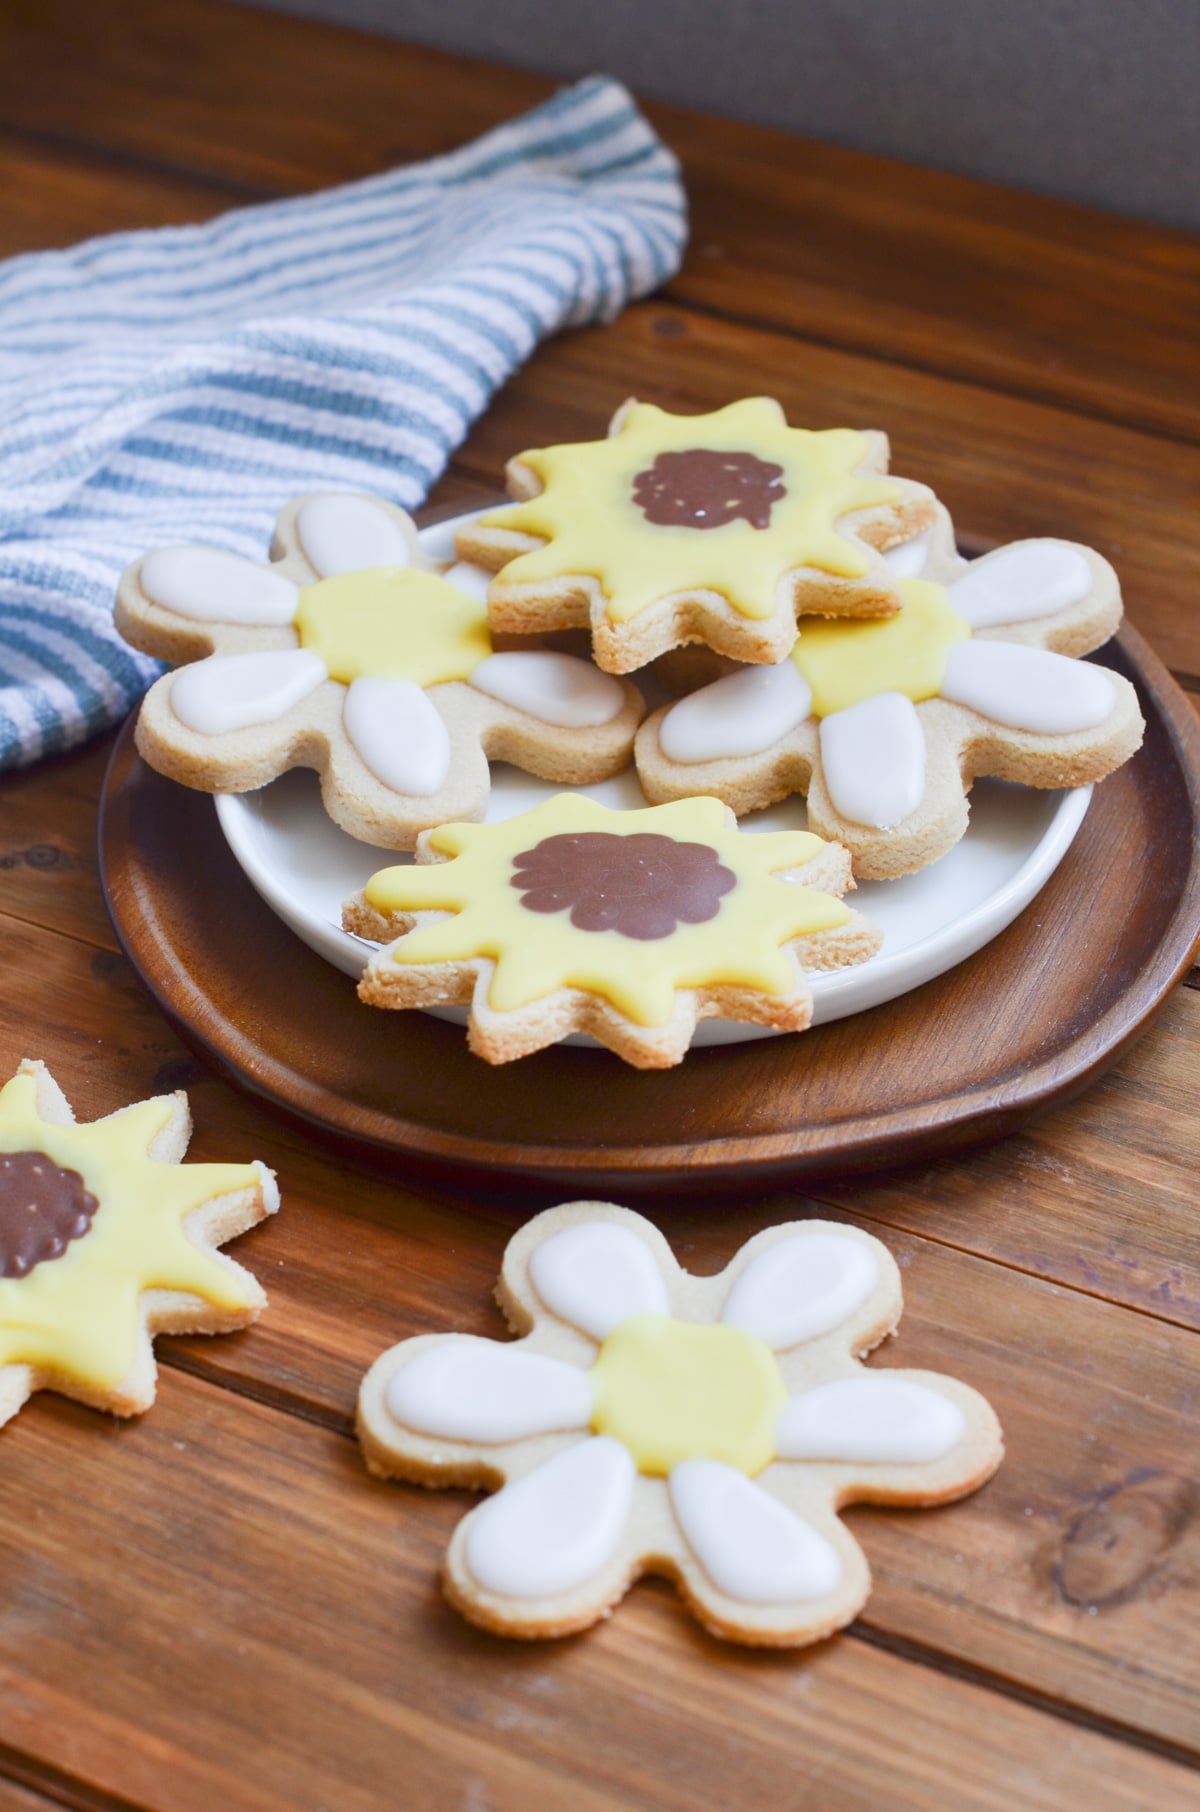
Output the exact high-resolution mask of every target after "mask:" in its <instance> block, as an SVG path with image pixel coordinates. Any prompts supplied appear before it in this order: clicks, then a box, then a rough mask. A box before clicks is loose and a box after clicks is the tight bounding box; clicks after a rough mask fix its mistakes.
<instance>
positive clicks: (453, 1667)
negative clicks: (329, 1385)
mask: <svg viewBox="0 0 1200 1812" xmlns="http://www.w3.org/2000/svg"><path fill="white" fill-rule="evenodd" d="M4 1458H5V1501H6V1511H7V1516H6V1519H5V1524H4V1527H3V1529H2V1530H0V1556H2V1559H0V1567H2V1568H3V1572H4V1576H5V1578H6V1582H7V1585H6V1615H5V1618H4V1620H3V1622H2V1623H0V1689H2V1690H3V1691H4V1693H5V1697H6V1700H8V1702H10V1703H11V1704H13V1705H14V1706H15V1711H14V1713H13V1715H12V1717H11V1720H10V1722H11V1731H12V1737H13V1738H15V1739H16V1740H17V1741H19V1744H20V1746H21V1748H22V1750H24V1751H25V1752H26V1753H27V1754H29V1755H30V1756H32V1757H36V1758H38V1759H40V1760H42V1761H45V1762H48V1763H52V1764H55V1765H58V1766H61V1767H63V1769H64V1771H69V1772H70V1773H71V1774H72V1775H75V1776H78V1777H82V1778H83V1779H86V1780H87V1781H88V1782H90V1783H91V1784H92V1785H93V1787H94V1788H95V1789H97V1790H99V1791H102V1792H109V1793H113V1794H115V1795H118V1796H120V1798H121V1799H123V1800H131V1801H133V1802H135V1803H136V1804H148V1805H154V1806H166V1805H169V1806H170V1808H171V1812H211V1808H212V1807H213V1806H214V1805H220V1806H222V1807H229V1808H230V1809H231V1812H241V1809H242V1808H252V1809H253V1812H269V1809H274V1808H287V1809H288V1812H293V1809H294V1808H295V1807H297V1806H302V1805H303V1806H328V1807H334V1806H336V1807H337V1808H338V1812H368V1809H370V1812H381V1809H382V1808H385V1807H386V1808H391V1807H394V1806H395V1805H397V1804H399V1803H402V1804H403V1805H404V1806H405V1807H406V1808H409V1807H411V1808H413V1809H414V1812H421V1809H423V1808H429V1809H430V1812H432V1808H435V1807H436V1808H442V1807H446V1806H451V1805H454V1806H464V1807H485V1806H486V1807H488V1808H491V1809H492V1812H504V1809H507V1808H510V1807H511V1808H516V1807H518V1806H521V1807H526V1808H528V1807H535V1808H542V1807H544V1808H547V1812H549V1809H550V1808H556V1807H559V1806H562V1805H566V1804H569V1805H571V1806H572V1807H573V1808H574V1807H578V1808H580V1812H606V1809H608V1808H614V1809H615V1808H616V1807H617V1806H637V1807H654V1808H659V1809H662V1812H676V1809H678V1812H685V1809H686V1812H692V1808H693V1807H694V1806H696V1805H697V1804H702V1805H746V1806H781V1807H782V1806H787V1807H791V1806H796V1807H799V1806H800V1805H803V1806H804V1807H805V1808H806V1812H834V1809H835V1808H836V1809H837V1812H878V1806H879V1803H880V1801H879V1792H880V1782H881V1780H885V1779H886V1782H887V1800H888V1804H889V1805H893V1806H896V1807H898V1808H913V1809H916V1808H922V1809H929V1812H932V1809H935V1808H937V1809H944V1812H950V1808H954V1812H965V1809H966V1808H988V1809H991V1812H1000V1809H1001V1808H1005V1809H1007V1808H1008V1807H1010V1806H1011V1805H1013V1804H1020V1805H1021V1806H1023V1807H1031V1808H1034V1807H1036V1808H1061V1809H1062V1812H1068V1809H1071V1812H1074V1808H1077V1807H1078V1806H1080V1805H1088V1806H1090V1807H1094V1808H1096V1812H1107V1809H1111V1812H1118V1808H1119V1809H1121V1812H1124V1809H1125V1808H1127V1807H1128V1806H1130V1805H1131V1804H1137V1805H1154V1806H1155V1807H1156V1808H1163V1809H1164V1812H1173V1809H1174V1808H1179V1809H1180V1812H1182V1809H1183V1808H1184V1807H1185V1806H1188V1805H1190V1804H1192V1803H1193V1798H1192V1797H1191V1796H1192V1795H1193V1794H1194V1786H1195V1782H1194V1779H1193V1778H1192V1776H1191V1775H1190V1774H1188V1773H1187V1772H1185V1770H1183V1769H1182V1768H1179V1767H1177V1766H1175V1765H1173V1764H1172V1763H1171V1762H1169V1761H1168V1760H1165V1759H1163V1758H1161V1757H1159V1756H1157V1755H1153V1754H1148V1753H1145V1752H1142V1751H1139V1750H1138V1749H1136V1748H1131V1747H1128V1746H1126V1745H1123V1744H1120V1743H1118V1742H1114V1741H1112V1740H1111V1739H1110V1738H1108V1737H1107V1736H1105V1735H1104V1734H1101V1733H1099V1732H1096V1731H1093V1730H1090V1729H1084V1728H1080V1727H1078V1726H1073V1725H1071V1724H1064V1723H1063V1722H1061V1721H1060V1720H1059V1719H1057V1718H1055V1717H1052V1716H1048V1715H1046V1713H1045V1712H1044V1711H1042V1710H1038V1709H1034V1708H1032V1707H1030V1706H1027V1705H1024V1704H1020V1703H1017V1702H1015V1701H1013V1700H1011V1699H1006V1698H1004V1697H1001V1696H999V1695H997V1694H995V1693H992V1692H988V1691H985V1690H983V1689H982V1688H981V1687H980V1686H978V1685H976V1684H972V1683H968V1682H966V1681H963V1680H958V1679H955V1678H953V1677H952V1676H948V1675H944V1674H941V1673H936V1674H935V1673H931V1672H930V1671H929V1669H928V1668H926V1667H924V1666H920V1665H917V1664H916V1663H914V1662H913V1661H911V1660H908V1659H904V1658H901V1657H900V1656H897V1655H894V1654H889V1653H885V1652H881V1651H879V1650H877V1649H875V1648H872V1647H867V1646H864V1645H863V1644H861V1643H859V1642H856V1641H854V1640H853V1638H843V1639H841V1640H836V1641H833V1642H830V1643H827V1644H824V1645H822V1646H821V1647H820V1648H819V1649H817V1650H814V1651H810V1652H808V1653H806V1654H804V1655H801V1656H799V1657H791V1656H787V1655H772V1654H769V1653H767V1654H762V1655H756V1654H746V1653H738V1652H736V1651H730V1650H728V1649H726V1648H724V1647H722V1646H721V1645H719V1644H717V1643H715V1642H713V1641H711V1640H709V1639H708V1638H706V1637H704V1636H702V1635H701V1634H700V1633H699V1632H698V1631H697V1630H696V1629H695V1628H694V1627H693V1626H692V1625H691V1624H690V1623H689V1622H688V1621H687V1620H685V1618H684V1617H683V1615H682V1614H681V1613H680V1612H679V1610H678V1608H677V1606H676V1605H675V1604H674V1603H673V1602H672V1597H671V1594H670V1593H669V1592H668V1591H667V1590H665V1589H664V1588H662V1587H660V1586H648V1587H641V1588H639V1589H637V1590H636V1591H635V1592H634V1593H633V1595H632V1596H631V1598H630V1599H629V1600H628V1601H627V1602H626V1603H625V1605H624V1606H622V1608H621V1609H620V1611H619V1612H618V1613H617V1615H615V1616H614V1617H613V1618H612V1620H611V1621H610V1622H609V1623H608V1624H606V1625H605V1626H603V1627H601V1628H599V1629H597V1630H596V1631H594V1632H592V1633H591V1634H589V1635H587V1636H584V1637H582V1638H579V1639H577V1640H574V1641H571V1642H569V1643H561V1644H556V1645H554V1646H553V1647H552V1648H548V1649H547V1648H541V1647H536V1646H530V1647H524V1646H521V1645H513V1644H510V1643H504V1642H502V1641H499V1640H496V1639H494V1638H490V1637H486V1636H483V1635H481V1634H479V1633H478V1632H475V1631H473V1630H471V1629H470V1628H469V1627H468V1626H467V1625H466V1624H465V1623H463V1622H462V1621H461V1620H460V1619H459V1618H458V1617H457V1616H456V1615H455V1614H454V1613H453V1612H451V1611H450V1610H449V1609H448V1608H447V1607H445V1606H444V1605H443V1604H441V1603H440V1602H439V1600H438V1598H437V1596H436V1593H435V1589H434V1585H433V1579H434V1575H435V1572H436V1569H437V1566H438V1563H439V1559H440V1555H441V1552H442V1550H443V1548H444V1545H445V1542H446V1540H447V1537H448V1535H449V1533H450V1530H451V1529H452V1527H453V1525H454V1523H455V1522H456V1521H457V1519H458V1517H459V1516H460V1515H461V1513H462V1510H463V1509H464V1507H465V1500H464V1498H463V1497H462V1496H461V1495H459V1494H441V1493H425V1492H421V1491H418V1490H416V1489H405V1488H398V1487H395V1486H389V1485H384V1484H380V1483H378V1482H375V1481H372V1480H370V1479H369V1478H368V1477H367V1476H366V1474H365V1472H364V1471H363V1470H362V1467H361V1464H360V1462H359V1461H358V1459H357V1455H356V1453H355V1450H354V1449H353V1448H352V1447H351V1445H350V1443H349V1442H348V1441H346V1440H344V1439H342V1438H340V1437H338V1436H335V1435H331V1434H329V1433H327V1432H326V1431H323V1430H320V1429H316V1428H313V1427H311V1426H310V1425H307V1424H305V1423H303V1422H298V1421H296V1420H294V1419H292V1418H289V1417H284V1416H280V1415H278V1414H276V1413H274V1412H272V1411H270V1410H268V1409H265V1408H262V1407H259V1406H255V1405H250V1404H247V1403H244V1402H239V1401H237V1400H236V1399H233V1398H231V1397H229V1396H228V1395H227V1394H226V1393H224V1392H221V1391H215V1390H213V1389H211V1388H210V1387H208V1386H205V1385H203V1384H200V1383H198V1382H196V1381H194V1380H190V1379H186V1378H182V1377H178V1376H176V1377H172V1378H169V1379H168V1380H167V1381H166V1386H165V1388H164V1391H163V1394H162V1399H161V1401H160V1403H159V1405H158V1406H157V1408H156V1409H155V1411H154V1412H153V1414H152V1415H150V1416H148V1417H146V1418H145V1419H144V1420H143V1421H142V1422H141V1423H139V1424H136V1425H133V1426H131V1427H128V1428H122V1429H119V1430H117V1429H113V1428H112V1427H111V1426H106V1425H105V1424H104V1423H103V1422H98V1420H97V1418H96V1417H95V1416H93V1415H90V1414H89V1413H88V1412H86V1411H82V1410H79V1409H76V1408H75V1407H74V1406H68V1405H62V1404H53V1403H51V1402H49V1401H48V1400H45V1399H43V1400H41V1401H39V1402H38V1403H36V1404H35V1405H33V1406H32V1407H31V1408H30V1410H28V1411H26V1412H25V1413H24V1414H23V1415H22V1417H21V1419H20V1421H19V1422H18V1423H17V1424H16V1425H15V1426H14V1427H13V1428H12V1429H10V1430H9V1431H8V1433H7V1434H6V1435H5V1455H4ZM64 1476H66V1477H69V1478H70V1480H71V1483H72V1492H71V1500H72V1501H71V1514H70V1522H71V1532H72V1536H73V1539H71V1540H70V1541H67V1542H64V1540H63V1534H62V1522H61V1519H60V1518H59V1517H48V1516H47V1515H46V1514H45V1507H46V1504H47V1503H48V1502H50V1501H53V1500H55V1499H58V1498H60V1496H61V1485H62V1480H63V1478H64Z"/></svg>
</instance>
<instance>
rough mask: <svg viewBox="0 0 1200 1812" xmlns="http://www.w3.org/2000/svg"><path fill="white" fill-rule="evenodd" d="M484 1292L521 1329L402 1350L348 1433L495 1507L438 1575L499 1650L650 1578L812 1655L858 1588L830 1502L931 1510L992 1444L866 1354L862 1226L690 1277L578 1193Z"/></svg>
mask: <svg viewBox="0 0 1200 1812" xmlns="http://www.w3.org/2000/svg"><path fill="white" fill-rule="evenodd" d="M496 1298H497V1301H498V1302H499V1304H500V1307H501V1308H502V1310H503V1311H504V1314H505V1317H506V1319H507V1320H508V1322H509V1325H510V1326H511V1327H512V1329H513V1331H514V1332H515V1333H516V1334H518V1335H520V1336H521V1338H520V1339H519V1340H517V1341H515V1342H499V1341H493V1340H485V1339H478V1338H476V1337H474V1336H469V1335H463V1334H433V1335H426V1336H421V1337H418V1338H416V1339H411V1340H405V1341H402V1342H401V1343H400V1345H399V1346H394V1347H392V1348H391V1350H390V1351H389V1352H386V1353H384V1354H383V1356H382V1357H381V1358H380V1359H378V1360H377V1361H376V1362H375V1364H374V1365H373V1366H372V1368H371V1370H370V1371H369V1372H368V1374H367V1376H366V1378H365V1380H364V1382H363V1385H362V1389H361V1392H360V1394H359V1405H358V1433H359V1439H360V1441H361V1443H362V1447H363V1452H364V1455H365V1457H366V1461H367V1465H368V1466H369V1468H370V1469H371V1471H372V1472H374V1473H377V1474H380V1475H382V1476H383V1477H387V1478H400V1479H409V1480H414V1481H415V1482H417V1483H418V1484H422V1485H429V1486H437V1485H442V1486H459V1487H463V1486H465V1487H473V1488H482V1489H486V1490H489V1491H495V1492H496V1495H495V1496H494V1497H492V1498H490V1499H489V1500H488V1501H487V1502H486V1503H484V1504H482V1505H480V1506H479V1507H477V1508H476V1509H475V1510H473V1511H471V1513H470V1514H469V1515H468V1516H467V1517H466V1518H465V1519H464V1520H463V1521H462V1522H461V1523H460V1524H459V1526H458V1528H457V1529H456V1531H455V1533H454V1536H453V1538H452V1540H451V1543H450V1548H449V1553H448V1555H447V1558H446V1564H445V1571H444V1575H443V1583H444V1587H445V1592H446V1596H447V1597H448V1598H449V1600H450V1602H451V1603H452V1604H453V1605H455V1606H457V1608H458V1609H459V1610H460V1611H462V1612H463V1613H464V1615H465V1616H467V1617H469V1618H470V1619H471V1621H472V1622H473V1623H477V1624H480V1625H482V1627H483V1628H484V1629H489V1630H495V1631H497V1632H499V1633H500V1634H502V1635H506V1636H522V1637H539V1636H564V1635H568V1634H570V1633H571V1632H572V1631H575V1630H581V1629H585V1628H586V1627H587V1626H588V1625H589V1624H592V1623H595V1622H596V1621H597V1620H598V1619H600V1618H602V1617H605V1616H607V1615H608V1614H609V1613H610V1612H611V1610H612V1608H613V1606H614V1605H615V1604H617V1602H618V1601H619V1600H620V1599H621V1598H622V1597H623V1596H624V1594H625V1592H626V1591H627V1590H628V1589H629V1587H630V1585H631V1584H632V1583H633V1581H634V1580H635V1579H637V1578H638V1577H639V1576H640V1575H641V1574H643V1573H660V1574H665V1575H666V1576H667V1577H668V1578H671V1579H673V1580H675V1582H676V1584H677V1585H678V1587H679V1590H680V1592H681V1593H682V1595H683V1597H684V1599H685V1601H686V1602H687V1604H688V1606H689V1608H690V1609H691V1610H692V1611H693V1612H694V1614H695V1615H696V1616H697V1617H698V1618H699V1619H700V1621H701V1622H702V1623H703V1624H704V1625H705V1626H706V1627H707V1628H708V1629H710V1630H711V1631H713V1633H714V1634H716V1635H718V1636H725V1637H728V1638H729V1639H730V1640H732V1641H735V1642H745V1643H751V1644H754V1645H758V1646H774V1647H789V1646H796V1645H799V1644H802V1643H806V1642H814V1641H817V1640H818V1639H819V1638H821V1637H823V1636H827V1635H829V1634H830V1633H831V1632H832V1631H833V1630H836V1629H840V1628H841V1627H842V1626H843V1625H844V1624H846V1623H849V1622H850V1620H851V1618H853V1617H854V1616H855V1615H856V1614H857V1613H858V1611H859V1610H861V1608H862V1606H863V1604H864V1603H865V1601H866V1598H867V1595H868V1593H869V1591H870V1585H871V1580H870V1573H869V1571H868V1567H867V1562H866V1559H865V1557H864V1555H863V1553H862V1550H861V1549H860V1547H859V1546H858V1543H857V1542H856V1541H855V1539H854V1537H853V1536H852V1535H851V1534H850V1532H849V1531H848V1530H847V1529H846V1527H845V1525H844V1524H843V1523H842V1522H841V1521H840V1519H839V1517H838V1514H837V1512H838V1510H839V1508H840V1507H841V1506H842V1505H844V1504H850V1503H876V1504H901V1505H932V1504H942V1503H946V1502H947V1501H948V1500H950V1499H952V1498H957V1497H962V1496H963V1495H964V1494H965V1493H967V1492H969V1491H973V1490H975V1489H976V1487H977V1486H979V1485H981V1484H983V1482H984V1481H985V1480H986V1479H987V1478H989V1477H990V1476H991V1474H992V1473H993V1472H994V1471H995V1469H996V1467H997V1466H998V1465H999V1463H1000V1460H1001V1457H1002V1454H1003V1446H1002V1442H1001V1435H1000V1429H999V1425H998V1423H997V1421H996V1417H995V1415H994V1414H993V1412H992V1410H991V1408H990V1407H989V1405H988V1404H987V1403H986V1402H985V1400H984V1399H983V1398H982V1397H981V1396H980V1395H979V1394H978V1393H977V1392H976V1391H974V1390H972V1389H970V1388H969V1386H967V1385H965V1384H960V1383H959V1382H958V1380H957V1379H954V1378H948V1377H944V1376H942V1375H941V1374H940V1373H935V1372H923V1371H900V1370H891V1369H888V1370H886V1371H885V1370H882V1369H876V1368H867V1367H866V1366H863V1365H862V1364H860V1363H859V1361H860V1359H861V1357H862V1355H863V1354H864V1353H867V1352H869V1351H870V1350H871V1348H872V1347H875V1346H877V1345H878V1343H879V1342H880V1341H881V1340H883V1339H884V1338H885V1337H886V1336H887V1335H888V1334H890V1333H892V1332H894V1330H895V1328H896V1324H897V1322H898V1321H899V1319H900V1313H901V1306H902V1304H901V1291H900V1274H899V1271H898V1270H897V1267H896V1264H895V1261H894V1260H893V1258H892V1256H891V1254H890V1253H889V1252H888V1250H887V1248H886V1246H884V1245H883V1244H882V1243H881V1242H880V1241H879V1240H877V1239H873V1238H872V1237H871V1235H870V1234H867V1233H863V1232H861V1231H860V1230H859V1229H858V1228H856V1227H851V1226H844V1225H842V1224H841V1223H838V1222H832V1221H796V1222H791V1223H788V1224H785V1225H783V1226H778V1227H772V1228H770V1229H769V1230H768V1231H767V1232H765V1233H760V1234H758V1235H757V1236H756V1237H755V1238H754V1239H751V1240H749V1241H748V1242H747V1243H746V1245H744V1246H743V1247H742V1249H741V1251H740V1252H739V1253H738V1254H737V1256H736V1257H735V1258H734V1259H733V1260H732V1262H731V1263H730V1264H729V1265H727V1266H726V1268H725V1270H724V1271H722V1272H721V1273H720V1274H719V1275H718V1276H716V1277H693V1276H692V1275H691V1274H690V1273H689V1272H687V1271H684V1270H682V1269H681V1268H680V1267H679V1265H678V1264H677V1263H676V1261H675V1259H674V1257H673V1255H672V1253H671V1249H670V1247H669V1246H668V1244H667V1242H666V1240H665V1239H664V1238H663V1237H662V1235H661V1234H660V1233H659V1232H658V1230H657V1229H656V1228H655V1227H653V1226H652V1225H651V1224H650V1222H649V1221H646V1220H644V1219H643V1218H642V1217H641V1216H640V1215H637V1214H633V1213H631V1212H630V1211H629V1210H628V1209H625V1208H618V1207H614V1206H613V1205H612V1204H611V1203H608V1202H569V1203H567V1204H565V1205H564V1206H563V1207H559V1208H551V1209H549V1210H547V1211H546V1212H545V1213H543V1214H539V1215H537V1216H536V1217H535V1218H534V1219H533V1220H531V1221H530V1222H529V1223H528V1225H527V1226H525V1227H523V1228H522V1229H521V1231H520V1232H519V1233H517V1234H516V1235H515V1236H514V1237H513V1239H512V1240H511V1241H510V1242H509V1245H508V1250H507V1252H506V1253H505V1256H504V1266H503V1270H502V1272H501V1276H500V1283H499V1286H498V1288H497V1291H496Z"/></svg>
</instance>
